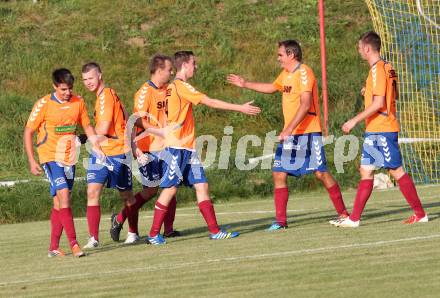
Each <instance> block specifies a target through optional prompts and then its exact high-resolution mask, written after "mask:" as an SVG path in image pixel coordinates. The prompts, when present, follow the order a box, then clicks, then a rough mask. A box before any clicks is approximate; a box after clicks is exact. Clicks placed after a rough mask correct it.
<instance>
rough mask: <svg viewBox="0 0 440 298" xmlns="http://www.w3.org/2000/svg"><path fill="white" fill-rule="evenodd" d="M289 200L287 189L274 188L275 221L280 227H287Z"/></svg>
mask: <svg viewBox="0 0 440 298" xmlns="http://www.w3.org/2000/svg"><path fill="white" fill-rule="evenodd" d="M288 200H289V189H288V188H287V187H282V188H275V190H274V202H275V220H276V222H277V223H279V224H280V225H284V226H287V201H288Z"/></svg>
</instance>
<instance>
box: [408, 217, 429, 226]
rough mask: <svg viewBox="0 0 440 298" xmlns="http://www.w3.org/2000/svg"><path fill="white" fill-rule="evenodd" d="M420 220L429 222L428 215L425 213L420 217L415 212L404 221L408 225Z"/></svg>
mask: <svg viewBox="0 0 440 298" xmlns="http://www.w3.org/2000/svg"><path fill="white" fill-rule="evenodd" d="M419 222H420V223H425V222H428V215H427V214H425V216H424V217H418V216H417V215H415V214H413V215H411V216H410V217H409V218H408V219H407V220H405V221H404V222H403V223H404V224H408V225H412V224H415V223H419Z"/></svg>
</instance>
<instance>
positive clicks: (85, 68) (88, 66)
mask: <svg viewBox="0 0 440 298" xmlns="http://www.w3.org/2000/svg"><path fill="white" fill-rule="evenodd" d="M92 69H96V70H97V71H98V72H99V73H102V72H101V66H99V64H98V63H96V62H89V63H86V64H84V65H83V67H82V70H81V72H82V73H86V72H89V71H91V70H92Z"/></svg>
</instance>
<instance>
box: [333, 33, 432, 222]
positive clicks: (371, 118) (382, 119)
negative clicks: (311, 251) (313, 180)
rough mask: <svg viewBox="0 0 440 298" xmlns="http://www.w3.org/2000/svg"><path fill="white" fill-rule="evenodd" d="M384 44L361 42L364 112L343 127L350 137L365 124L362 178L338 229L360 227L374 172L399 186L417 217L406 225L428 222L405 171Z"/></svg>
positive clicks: (366, 37) (366, 38)
mask: <svg viewBox="0 0 440 298" xmlns="http://www.w3.org/2000/svg"><path fill="white" fill-rule="evenodd" d="M380 46H381V40H380V37H379V35H378V34H377V33H375V32H373V31H369V32H366V33H364V34H363V35H362V36H361V38H360V39H359V42H358V52H359V54H360V56H361V57H362V59H364V60H366V61H367V62H368V64H369V65H370V72H369V74H368V78H367V81H366V86H365V89H363V91H364V100H365V110H364V111H362V112H361V113H359V114H358V115H356V116H355V117H353V118H352V119H350V120H348V121H347V122H345V123H344V125H343V126H342V130H343V132H344V133H346V134H348V133H349V132H350V131H351V130H352V129H353V128H354V127H355V126H356V125H357V124H358V123H359V122H361V121H363V120H366V129H365V130H366V132H365V140H364V144H363V150H362V157H361V166H360V169H359V171H360V174H361V181H360V183H359V186H358V190H357V194H356V199H355V201H354V205H353V211H352V213H351V215H350V217H349V218H345V219H344V220H341V221H337V222H335V225H336V226H339V227H353V228H355V227H358V226H359V223H360V218H361V214H362V211H363V210H364V207H365V204H366V203H367V200H368V198H369V197H370V195H371V192H372V190H373V179H374V170H375V169H376V168H384V169H388V171H389V173H390V174H391V176H393V178H394V179H396V181H397V182H398V184H399V187H400V191H401V192H402V194H403V196H404V197H405V199H406V201H407V202H408V204H409V205H410V206H411V208H412V209H413V210H414V214H413V215H412V216H411V217H409V218H408V219H407V220H405V221H404V223H406V224H414V223H419V222H420V223H423V222H428V216H427V215H426V213H425V211H424V210H423V207H422V204H421V202H420V199H419V197H418V195H417V191H416V188H415V186H414V182H413V180H412V179H411V177H410V176H408V174H407V173H405V171H404V170H403V168H402V156H401V154H400V150H399V144H398V132H399V122H398V120H397V118H396V99H397V96H398V92H397V74H396V72H395V70H394V69H393V66H392V65H391V64H390V63H388V62H386V61H384V60H383V59H382V58H381V56H380Z"/></svg>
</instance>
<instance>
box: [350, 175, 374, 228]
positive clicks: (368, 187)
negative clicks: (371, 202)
mask: <svg viewBox="0 0 440 298" xmlns="http://www.w3.org/2000/svg"><path fill="white" fill-rule="evenodd" d="M372 191H373V179H364V180H361V181H360V182H359V185H358V189H357V193H356V199H355V200H354V205H353V211H352V212H351V215H350V219H351V220H352V221H358V220H359V219H360V218H361V214H362V211H363V210H364V208H365V205H366V204H367V201H368V198H369V197H370V195H371V192H372Z"/></svg>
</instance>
